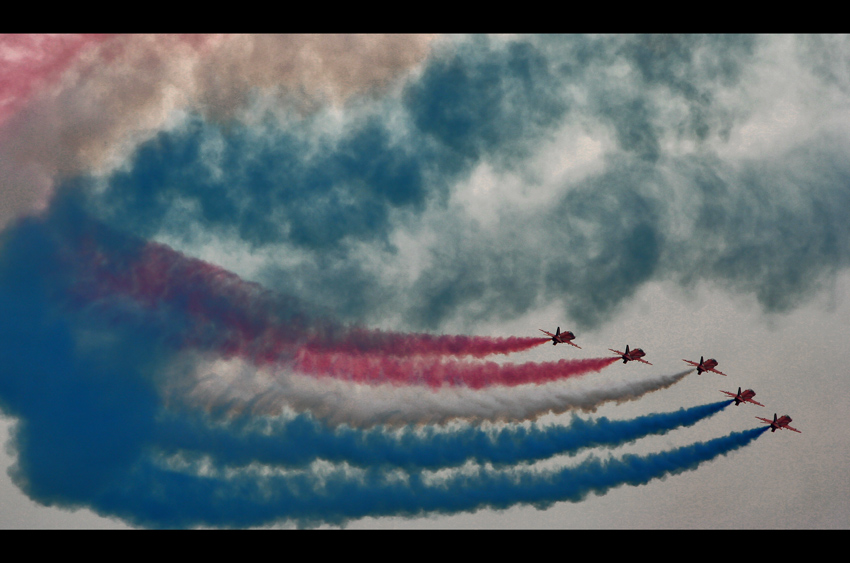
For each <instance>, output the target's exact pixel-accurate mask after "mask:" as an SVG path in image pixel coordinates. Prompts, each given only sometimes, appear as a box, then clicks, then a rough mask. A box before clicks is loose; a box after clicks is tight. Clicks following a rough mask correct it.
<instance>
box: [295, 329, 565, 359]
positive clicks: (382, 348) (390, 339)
mask: <svg viewBox="0 0 850 563" xmlns="http://www.w3.org/2000/svg"><path fill="white" fill-rule="evenodd" d="M548 341H549V339H548V338H539V337H536V336H509V337H495V336H494V337H488V336H465V335H440V336H436V335H432V334H399V333H393V332H383V331H380V330H368V329H364V328H354V329H350V330H347V331H345V333H344V334H342V335H338V336H334V335H327V336H326V337H325V339H323V340H315V341H313V342H310V343H308V344H307V346H306V348H307V349H308V350H310V351H312V352H340V353H343V354H358V353H368V352H380V353H382V354H387V355H393V356H413V355H420V354H437V355H454V356H472V357H475V358H483V357H485V356H489V355H491V354H510V353H513V352H523V351H525V350H528V349H530V348H533V347H535V346H539V345H541V344H545V343H546V342H548Z"/></svg>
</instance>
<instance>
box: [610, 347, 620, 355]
mask: <svg viewBox="0 0 850 563" xmlns="http://www.w3.org/2000/svg"><path fill="white" fill-rule="evenodd" d="M608 349H609V350H611V351H612V352H614V353H615V354H617V355H618V356H622V355H623V353H622V352H620V351H619V350H614V349H613V348H608Z"/></svg>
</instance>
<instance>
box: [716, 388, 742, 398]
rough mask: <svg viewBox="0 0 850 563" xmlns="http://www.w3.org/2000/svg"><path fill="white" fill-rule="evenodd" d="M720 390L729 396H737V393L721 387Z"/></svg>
mask: <svg viewBox="0 0 850 563" xmlns="http://www.w3.org/2000/svg"><path fill="white" fill-rule="evenodd" d="M720 392H721V393H726V394H727V395H729V396H730V397H737V396H738V394H737V393H732V392H731V391H724V390H723V389H720Z"/></svg>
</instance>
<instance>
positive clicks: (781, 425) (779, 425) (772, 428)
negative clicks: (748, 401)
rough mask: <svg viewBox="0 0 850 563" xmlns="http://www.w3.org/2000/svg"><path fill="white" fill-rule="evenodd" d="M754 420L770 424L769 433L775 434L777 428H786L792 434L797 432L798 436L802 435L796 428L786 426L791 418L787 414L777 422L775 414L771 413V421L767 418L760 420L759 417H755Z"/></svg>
mask: <svg viewBox="0 0 850 563" xmlns="http://www.w3.org/2000/svg"><path fill="white" fill-rule="evenodd" d="M756 418H757V419H759V420H761V421H764V422H766V423H768V424H770V431H771V432H776V429H777V428H786V429H788V430H793V431H794V432H799V433H800V434H802V432H800V431H799V430H797V429H796V428H791V427H790V426H788V423H789V422H791V417H790V416H788V415H787V414H785V415H782V416H781V417H780V418H779V420H776V413H773V421H771V420H770V419H767V418H762V417H760V416H757V417H756Z"/></svg>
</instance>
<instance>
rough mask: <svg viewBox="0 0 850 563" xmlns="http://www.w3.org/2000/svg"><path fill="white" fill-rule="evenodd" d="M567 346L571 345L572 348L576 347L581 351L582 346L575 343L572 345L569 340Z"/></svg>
mask: <svg viewBox="0 0 850 563" xmlns="http://www.w3.org/2000/svg"><path fill="white" fill-rule="evenodd" d="M567 344H569V345H570V346H575V347H576V348H578V349H579V350H581V346H579V345H578V344H573V343H572V342H570V341H569V340H567Z"/></svg>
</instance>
